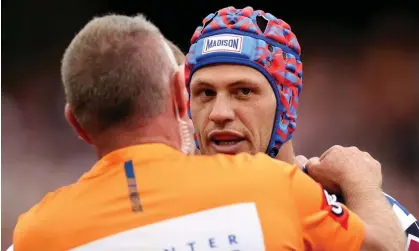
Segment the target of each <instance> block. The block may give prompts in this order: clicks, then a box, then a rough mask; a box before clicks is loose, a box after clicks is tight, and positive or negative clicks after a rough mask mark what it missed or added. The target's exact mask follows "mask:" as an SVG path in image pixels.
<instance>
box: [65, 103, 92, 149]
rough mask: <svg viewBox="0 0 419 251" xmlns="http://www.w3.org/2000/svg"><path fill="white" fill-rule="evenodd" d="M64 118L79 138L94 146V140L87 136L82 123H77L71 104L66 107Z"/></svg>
mask: <svg viewBox="0 0 419 251" xmlns="http://www.w3.org/2000/svg"><path fill="white" fill-rule="evenodd" d="M64 116H65V119H66V120H67V122H68V123H69V124H70V126H71V127H72V128H73V130H74V131H75V132H76V133H77V135H78V137H79V138H80V139H82V140H84V141H85V142H86V143H87V144H92V140H91V139H90V137H89V136H88V135H87V133H86V131H85V130H84V129H83V127H82V126H81V125H80V123H79V122H78V121H77V119H76V117H75V116H74V113H73V111H72V109H71V106H70V105H69V104H66V105H65V110H64Z"/></svg>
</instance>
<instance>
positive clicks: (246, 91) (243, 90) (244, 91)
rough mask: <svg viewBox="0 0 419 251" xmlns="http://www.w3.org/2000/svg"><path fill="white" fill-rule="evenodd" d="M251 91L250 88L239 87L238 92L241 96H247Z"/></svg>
mask: <svg viewBox="0 0 419 251" xmlns="http://www.w3.org/2000/svg"><path fill="white" fill-rule="evenodd" d="M251 92H252V90H251V89H250V88H240V89H239V94H240V95H243V96H248V95H249V94H250V93H251Z"/></svg>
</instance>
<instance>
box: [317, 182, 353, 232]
mask: <svg viewBox="0 0 419 251" xmlns="http://www.w3.org/2000/svg"><path fill="white" fill-rule="evenodd" d="M323 192H324V197H323V203H322V208H321V209H322V210H327V211H328V212H329V215H330V216H331V217H332V218H333V219H334V220H336V221H337V222H339V224H340V225H341V226H342V227H343V228H344V229H348V218H349V214H348V212H347V211H346V210H345V209H344V208H343V207H342V205H341V204H340V203H339V202H338V201H337V197H336V195H334V194H329V193H328V192H327V191H326V190H323Z"/></svg>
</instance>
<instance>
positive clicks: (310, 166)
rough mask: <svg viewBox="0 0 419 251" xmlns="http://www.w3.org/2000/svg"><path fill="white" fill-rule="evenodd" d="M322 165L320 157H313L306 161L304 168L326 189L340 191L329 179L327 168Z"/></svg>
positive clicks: (333, 191)
mask: <svg viewBox="0 0 419 251" xmlns="http://www.w3.org/2000/svg"><path fill="white" fill-rule="evenodd" d="M323 165H324V164H322V163H321V160H320V158H318V157H313V158H310V159H309V160H308V161H307V164H306V165H305V168H306V170H307V173H308V175H309V176H310V177H311V178H312V179H314V180H315V181H317V182H318V183H320V184H321V185H322V186H323V187H324V188H325V189H326V190H327V191H329V192H331V193H337V194H340V192H341V191H340V187H339V185H338V184H336V183H335V181H334V180H333V179H331V177H330V173H328V170H327V169H325V168H324V167H323Z"/></svg>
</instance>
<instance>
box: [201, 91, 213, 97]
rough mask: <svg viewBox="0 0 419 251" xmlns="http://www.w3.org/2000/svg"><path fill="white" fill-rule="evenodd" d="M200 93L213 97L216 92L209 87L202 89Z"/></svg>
mask: <svg viewBox="0 0 419 251" xmlns="http://www.w3.org/2000/svg"><path fill="white" fill-rule="evenodd" d="M202 93H203V94H204V95H205V96H207V97H214V96H215V95H216V94H217V93H216V92H215V91H214V90H211V89H204V90H202Z"/></svg>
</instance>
